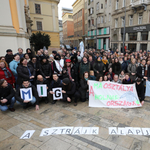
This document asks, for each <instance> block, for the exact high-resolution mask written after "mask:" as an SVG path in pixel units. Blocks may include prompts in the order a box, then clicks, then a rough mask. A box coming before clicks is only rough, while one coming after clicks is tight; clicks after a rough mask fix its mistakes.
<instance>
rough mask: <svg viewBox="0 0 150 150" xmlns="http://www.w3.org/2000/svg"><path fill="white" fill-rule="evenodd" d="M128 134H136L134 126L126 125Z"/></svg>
mask: <svg viewBox="0 0 150 150" xmlns="http://www.w3.org/2000/svg"><path fill="white" fill-rule="evenodd" d="M125 129H126V134H128V135H135V132H134V129H133V128H132V127H126V128H125Z"/></svg>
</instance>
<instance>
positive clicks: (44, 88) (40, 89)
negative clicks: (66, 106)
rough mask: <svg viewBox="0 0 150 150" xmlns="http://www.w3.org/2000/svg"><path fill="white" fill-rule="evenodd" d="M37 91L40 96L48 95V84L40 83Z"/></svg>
mask: <svg viewBox="0 0 150 150" xmlns="http://www.w3.org/2000/svg"><path fill="white" fill-rule="evenodd" d="M37 91H38V95H39V97H47V85H46V84H38V85H37Z"/></svg>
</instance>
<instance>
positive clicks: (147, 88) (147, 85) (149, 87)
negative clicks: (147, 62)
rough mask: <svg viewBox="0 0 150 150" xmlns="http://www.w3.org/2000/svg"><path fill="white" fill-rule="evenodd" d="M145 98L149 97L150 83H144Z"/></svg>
mask: <svg viewBox="0 0 150 150" xmlns="http://www.w3.org/2000/svg"><path fill="white" fill-rule="evenodd" d="M145 96H149V97H150V81H146V92H145Z"/></svg>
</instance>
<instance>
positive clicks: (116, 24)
mask: <svg viewBox="0 0 150 150" xmlns="http://www.w3.org/2000/svg"><path fill="white" fill-rule="evenodd" d="M117 27H118V19H115V28H117Z"/></svg>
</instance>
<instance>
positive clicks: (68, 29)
mask: <svg viewBox="0 0 150 150" xmlns="http://www.w3.org/2000/svg"><path fill="white" fill-rule="evenodd" d="M72 11H73V10H72V9H68V8H62V24H63V39H64V44H65V45H70V46H73V45H74V23H73V12H72Z"/></svg>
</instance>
